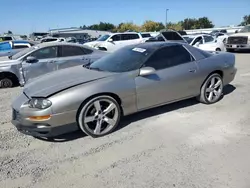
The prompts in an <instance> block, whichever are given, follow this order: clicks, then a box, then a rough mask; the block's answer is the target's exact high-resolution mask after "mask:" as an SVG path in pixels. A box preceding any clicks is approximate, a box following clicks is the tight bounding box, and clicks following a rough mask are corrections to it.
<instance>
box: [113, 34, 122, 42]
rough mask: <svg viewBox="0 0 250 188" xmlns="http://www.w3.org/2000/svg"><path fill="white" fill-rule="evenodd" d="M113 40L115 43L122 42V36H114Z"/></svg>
mask: <svg viewBox="0 0 250 188" xmlns="http://www.w3.org/2000/svg"><path fill="white" fill-rule="evenodd" d="M111 38H112V39H113V41H119V40H121V37H120V35H114V36H112V37H111Z"/></svg>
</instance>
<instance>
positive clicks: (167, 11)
mask: <svg viewBox="0 0 250 188" xmlns="http://www.w3.org/2000/svg"><path fill="white" fill-rule="evenodd" d="M168 10H169V9H166V30H167V27H168V26H167V25H168Z"/></svg>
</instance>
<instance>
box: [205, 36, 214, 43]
mask: <svg viewBox="0 0 250 188" xmlns="http://www.w3.org/2000/svg"><path fill="white" fill-rule="evenodd" d="M204 40H205V42H212V41H214V38H213V37H212V36H204Z"/></svg>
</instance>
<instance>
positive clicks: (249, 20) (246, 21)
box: [240, 14, 250, 26]
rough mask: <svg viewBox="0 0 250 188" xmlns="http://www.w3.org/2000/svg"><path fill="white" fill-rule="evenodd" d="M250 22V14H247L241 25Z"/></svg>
mask: <svg viewBox="0 0 250 188" xmlns="http://www.w3.org/2000/svg"><path fill="white" fill-rule="evenodd" d="M247 24H250V14H249V15H245V16H244V17H243V21H242V22H241V24H240V26H244V25H247Z"/></svg>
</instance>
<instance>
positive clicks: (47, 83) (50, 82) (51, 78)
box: [23, 66, 116, 97]
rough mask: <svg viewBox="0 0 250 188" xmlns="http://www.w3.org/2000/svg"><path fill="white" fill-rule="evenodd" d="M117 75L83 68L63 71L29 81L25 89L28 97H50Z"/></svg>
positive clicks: (71, 68) (77, 67) (76, 67)
mask: <svg viewBox="0 0 250 188" xmlns="http://www.w3.org/2000/svg"><path fill="white" fill-rule="evenodd" d="M114 74H116V73H112V72H103V71H95V70H89V69H86V68H84V67H82V66H75V67H70V68H67V69H61V70H58V71H55V72H52V73H48V74H45V75H43V76H40V77H37V78H34V79H31V80H29V81H28V82H27V83H26V84H25V86H24V89H23V92H24V93H25V94H26V95H27V96H28V97H48V96H51V95H53V94H54V93H57V92H60V91H63V90H66V89H68V88H71V87H74V86H77V85H80V84H84V83H89V82H92V81H95V80H99V79H102V78H106V77H109V76H112V75H114Z"/></svg>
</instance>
